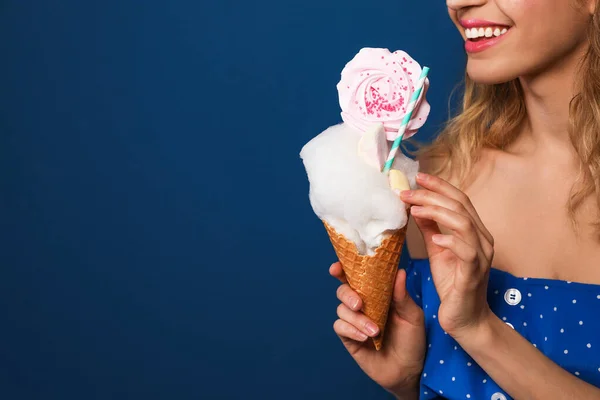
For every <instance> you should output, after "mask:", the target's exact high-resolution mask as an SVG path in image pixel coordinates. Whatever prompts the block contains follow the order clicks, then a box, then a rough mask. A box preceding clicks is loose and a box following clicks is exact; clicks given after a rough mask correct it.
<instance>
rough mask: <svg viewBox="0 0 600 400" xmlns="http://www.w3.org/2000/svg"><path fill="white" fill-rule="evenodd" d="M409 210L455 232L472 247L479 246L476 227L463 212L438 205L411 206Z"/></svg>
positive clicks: (416, 215)
mask: <svg viewBox="0 0 600 400" xmlns="http://www.w3.org/2000/svg"><path fill="white" fill-rule="evenodd" d="M410 212H411V214H413V215H414V216H415V217H419V218H426V219H430V220H433V221H435V222H437V223H438V224H440V225H443V226H445V227H447V228H448V229H450V230H452V231H454V232H456V233H457V234H458V235H459V236H460V238H461V239H462V240H464V241H465V242H466V243H468V244H469V245H470V246H472V247H473V248H480V247H481V245H480V240H479V235H478V233H477V228H475V227H474V226H473V221H472V220H471V218H469V217H467V216H465V215H463V214H459V213H456V212H454V211H452V210H449V209H447V208H444V207H439V206H425V207H420V206H419V207H416V206H413V207H411V210H410Z"/></svg>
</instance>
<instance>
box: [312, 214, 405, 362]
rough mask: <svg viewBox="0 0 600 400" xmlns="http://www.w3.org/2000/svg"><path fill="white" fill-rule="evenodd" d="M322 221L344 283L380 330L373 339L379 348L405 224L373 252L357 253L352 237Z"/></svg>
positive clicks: (396, 270) (390, 299)
mask: <svg viewBox="0 0 600 400" xmlns="http://www.w3.org/2000/svg"><path fill="white" fill-rule="evenodd" d="M323 223H324V224H325V229H326V230H327V234H328V235H329V239H331V243H332V244H333V247H334V249H335V253H336V254H337V256H338V258H339V260H340V263H341V264H342V268H343V269H344V274H345V275H346V279H348V284H349V285H350V287H351V288H352V289H353V290H354V291H356V292H357V293H358V295H359V296H360V298H361V299H362V301H363V309H362V311H363V312H364V313H365V315H366V316H367V317H369V318H370V319H371V320H372V321H373V322H375V323H376V324H377V325H378V326H379V332H380V333H379V335H378V336H377V337H375V338H373V342H374V344H375V348H376V349H377V350H380V349H381V346H382V343H383V336H384V333H385V324H386V322H387V317H388V311H389V309H390V304H391V302H392V292H393V289H394V280H395V278H396V273H397V272H398V263H399V262H400V255H401V253H402V245H403V244H404V239H405V237H406V229H407V226H405V227H403V228H401V229H399V230H397V231H394V232H393V234H392V235H391V236H389V237H388V238H386V239H385V240H384V241H383V243H381V246H379V247H378V248H377V250H375V254H374V255H372V256H369V255H361V254H359V253H358V250H357V249H356V245H355V244H354V243H353V242H352V241H350V240H348V239H346V238H345V237H344V236H342V235H340V234H338V233H337V232H336V231H335V230H334V229H333V228H332V227H331V226H329V225H328V224H327V222H325V221H323Z"/></svg>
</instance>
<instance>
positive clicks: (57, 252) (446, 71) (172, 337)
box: [0, 0, 464, 400]
mask: <svg viewBox="0 0 600 400" xmlns="http://www.w3.org/2000/svg"><path fill="white" fill-rule="evenodd" d="M361 47H386V48H389V49H391V50H395V49H402V50H406V51H407V52H408V53H409V54H411V55H412V56H413V57H414V58H415V59H417V60H418V61H419V62H421V63H422V64H425V65H428V66H429V67H431V74H430V80H431V89H430V91H429V93H428V98H429V101H430V103H431V105H432V114H431V117H430V119H429V121H428V124H427V125H426V127H425V128H423V129H422V130H421V132H420V133H419V135H418V138H420V139H421V140H428V138H430V137H431V136H432V135H434V134H435V133H436V132H437V131H438V129H439V128H440V126H441V124H442V123H443V121H444V119H445V118H446V117H447V113H448V97H449V94H450V92H451V90H452V88H453V87H454V86H455V85H456V84H457V83H458V82H459V81H460V79H461V78H462V75H463V63H464V55H463V50H462V41H461V40H460V38H459V36H458V33H457V32H455V28H454V27H453V25H452V24H451V22H450V20H449V19H448V17H447V13H446V6H445V3H444V2H443V1H431V0H428V1H418V2H417V1H406V0H404V1H402V0H393V1H392V0H379V1H371V2H366V1H359V0H328V1H323V0H302V1H298V0H285V1H282V0H278V1H274V0H258V1H242V0H235V1H233V0H212V1H210V0H201V1H193V0H169V1H163V2H160V1H156V0H146V1H139V2H135V1H132V0H104V1H81V0H54V1H49V0H46V1H44V0H39V1H26V0H19V1H17V0H14V1H11V0H4V1H2V2H0V54H1V62H0V72H1V73H0V185H1V186H0V224H1V225H0V226H1V228H2V229H1V230H0V235H1V237H0V246H1V248H0V250H1V251H0V305H1V307H2V308H1V317H2V321H1V327H0V398H2V399H44V400H49V399H61V400H69V399H86V400H87V399H178V400H183V399H282V398H285V399H308V398H311V399H342V398H371V399H376V398H381V399H383V398H388V396H387V395H386V393H385V392H384V391H383V390H382V389H380V388H379V387H378V386H377V385H375V384H374V383H372V382H371V381H370V380H369V379H368V378H367V377H366V376H364V375H363V374H362V372H361V371H360V369H359V368H358V367H357V366H356V365H355V364H354V362H353V361H352V359H351V358H350V356H349V355H348V354H347V353H346V352H345V350H344V349H343V346H342V345H341V343H340V342H339V340H338V338H337V336H335V334H334V332H333V330H332V323H333V321H334V320H335V308H336V306H337V300H336V298H335V288H336V287H337V283H336V282H335V280H333V279H332V278H331V277H329V275H328V273H327V270H328V267H329V265H330V263H331V262H333V261H334V260H335V255H334V252H333V249H332V248H331V245H330V243H329V242H328V239H327V236H326V234H325V231H324V229H323V226H322V225H321V223H320V222H319V221H318V219H317V218H316V217H315V216H314V214H313V212H312V210H311V208H310V204H309V201H308V181H307V179H306V175H305V172H304V168H303V166H302V163H301V160H300V159H299V156H298V153H299V151H300V149H301V147H302V146H303V145H304V144H305V143H306V142H307V141H309V140H310V139H311V138H312V137H314V136H315V135H317V134H318V133H320V132H321V131H322V130H324V129H325V128H327V127H328V126H330V125H333V124H336V123H338V122H339V121H340V117H339V111H340V110H339V105H338V103H337V91H336V89H335V85H336V83H337V82H338V80H339V74H340V71H341V69H342V68H343V66H344V65H345V63H346V62H348V61H349V60H350V59H351V58H352V57H353V56H354V55H355V54H356V53H357V52H358V50H359V49H360V48H361ZM403 262H405V259H404V260H403Z"/></svg>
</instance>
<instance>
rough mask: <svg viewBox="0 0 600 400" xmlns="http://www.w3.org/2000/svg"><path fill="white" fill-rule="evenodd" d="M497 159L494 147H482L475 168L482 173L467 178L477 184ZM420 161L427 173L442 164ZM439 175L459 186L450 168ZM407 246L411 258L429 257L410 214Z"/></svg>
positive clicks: (421, 236) (422, 170)
mask: <svg viewBox="0 0 600 400" xmlns="http://www.w3.org/2000/svg"><path fill="white" fill-rule="evenodd" d="M494 159H495V151H494V150H492V149H482V150H481V152H480V157H479V159H478V161H477V162H476V163H475V165H474V168H473V170H474V171H479V172H481V174H478V173H477V174H475V175H476V176H475V175H474V176H471V177H469V178H468V179H467V181H468V182H471V184H476V183H477V181H479V180H480V178H483V176H484V175H486V172H487V171H489V169H490V167H491V166H492V165H493V163H494ZM418 161H419V171H421V172H425V173H431V171H435V170H438V169H439V168H438V167H439V166H440V162H441V161H439V160H433V159H418ZM437 176H438V177H440V178H442V179H444V180H446V181H448V182H450V183H451V184H453V185H454V186H457V187H458V182H457V177H456V176H453V174H452V172H451V171H449V170H444V171H442V172H441V173H438V174H437ZM406 247H407V249H408V253H409V255H410V258H413V259H421V258H427V249H426V248H425V241H424V240H423V235H422V234H421V231H420V230H419V228H418V227H417V224H416V223H415V221H414V219H413V218H412V216H410V215H409V218H408V228H407V232H406Z"/></svg>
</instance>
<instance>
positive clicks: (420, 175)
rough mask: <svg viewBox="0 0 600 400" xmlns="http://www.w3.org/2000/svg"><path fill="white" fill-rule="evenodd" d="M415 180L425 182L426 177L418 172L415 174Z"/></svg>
mask: <svg viewBox="0 0 600 400" xmlns="http://www.w3.org/2000/svg"><path fill="white" fill-rule="evenodd" d="M417 179H419V180H422V181H426V180H427V175H426V174H423V173H421V172H419V173H417Z"/></svg>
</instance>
